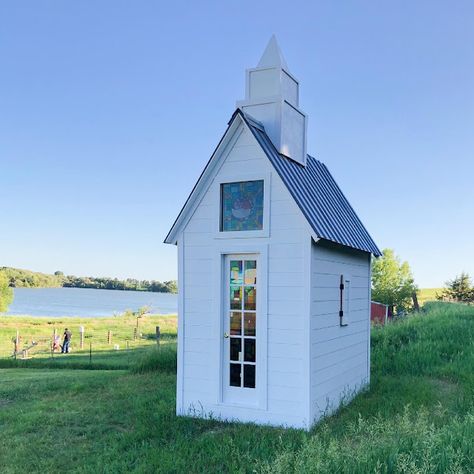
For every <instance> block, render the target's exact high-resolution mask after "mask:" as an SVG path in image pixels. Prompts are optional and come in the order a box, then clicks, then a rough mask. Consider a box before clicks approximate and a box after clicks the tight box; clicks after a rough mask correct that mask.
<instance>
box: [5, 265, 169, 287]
mask: <svg viewBox="0 0 474 474" xmlns="http://www.w3.org/2000/svg"><path fill="white" fill-rule="evenodd" d="M0 273H1V274H2V275H3V276H4V279H6V281H7V283H8V286H9V287H11V288H61V287H64V288H94V289H101V290H132V291H152V292H157V293H177V291H178V286H177V283H176V281H175V280H170V281H164V282H161V281H157V280H137V279H135V278H127V279H125V280H119V279H118V278H108V277H77V276H75V275H64V273H63V272H61V271H56V272H54V275H50V274H47V273H40V272H32V271H31V270H21V269H18V268H10V267H0Z"/></svg>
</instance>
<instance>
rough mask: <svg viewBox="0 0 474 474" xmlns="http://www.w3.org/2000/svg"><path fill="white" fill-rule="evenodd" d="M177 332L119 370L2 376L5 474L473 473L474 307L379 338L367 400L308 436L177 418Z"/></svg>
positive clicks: (23, 371) (433, 312) (442, 308)
mask: <svg viewBox="0 0 474 474" xmlns="http://www.w3.org/2000/svg"><path fill="white" fill-rule="evenodd" d="M174 331H175V330H174V329H173V328H172V327H171V326H170V328H169V332H168V334H169V342H168V343H167V344H163V345H162V347H160V349H157V348H156V347H152V346H150V347H142V348H139V349H137V350H130V351H129V352H130V353H132V354H133V355H129V356H128V358H127V354H126V351H122V352H121V351H118V352H119V354H117V352H113V351H104V353H103V354H102V356H103V358H104V361H105V360H107V358H109V357H110V358H114V357H116V358H118V360H120V362H117V361H116V362H114V363H113V364H112V363H111V364H110V365H109V367H113V368H114V369H115V370H105V369H100V368H99V367H97V366H96V367H91V368H95V369H96V370H84V369H81V368H79V367H87V365H85V366H82V365H81V364H82V362H84V363H87V361H82V362H81V363H80V362H79V361H78V360H76V361H73V357H72V355H71V356H65V357H64V358H63V359H62V360H64V361H65V362H64V363H63V365H62V366H61V368H60V369H59V368H58V369H55V368H54V369H50V368H47V367H49V366H48V364H51V361H48V359H47V358H43V359H38V361H37V362H34V363H36V364H37V366H35V367H34V368H33V367H32V366H31V364H32V363H33V361H18V363H20V362H21V363H24V362H26V363H27V364H30V366H29V367H27V368H24V367H14V368H4V369H0V381H1V383H0V466H1V468H0V471H1V472H2V474H4V473H5V474H7V473H17V472H29V473H36V472H42V473H45V472H47V473H49V472H59V471H60V470H62V469H64V470H67V471H68V472H87V473H89V472H90V473H99V472H100V473H103V472H104V473H107V472H110V473H121V472H143V473H148V472H186V473H188V472H216V473H217V472H218V473H221V472H268V473H274V472H280V473H289V472H303V473H306V472H316V473H319V472H322V473H364V474H365V473H368V472H373V473H374V472H375V473H378V472H382V473H384V472H400V473H414V472H419V473H446V472H452V473H463V472H465V473H471V472H474V371H473V368H474V308H473V307H468V306H461V305H454V304H447V303H435V304H430V305H428V308H427V311H425V312H422V313H421V314H420V315H416V316H411V317H408V318H405V319H404V320H401V321H398V322H395V323H393V324H391V325H388V326H386V327H384V328H376V329H374V330H373V336H372V383H371V387H370V390H369V391H367V392H366V393H363V394H361V395H359V396H358V397H357V398H356V399H355V400H354V401H353V403H351V404H350V405H349V406H348V407H346V408H344V409H342V410H341V411H340V412H339V413H338V414H337V415H335V416H333V417H331V418H328V419H327V420H325V421H324V422H322V423H320V424H319V425H317V426H316V427H315V428H314V429H313V430H312V431H311V432H309V433H306V432H303V431H299V430H285V429H282V428H269V427H260V426H255V425H252V424H245V425H241V424H235V423H222V422H218V421H215V420H199V419H191V418H184V417H176V416H175V413H174V412H175V367H176V363H175V352H176V350H175V343H174V342H173V339H172V337H173V332H174ZM75 357H77V358H78V359H80V358H81V357H86V355H81V354H78V355H77V356H75ZM66 361H69V362H66ZM61 363H62V362H61ZM41 364H43V365H41ZM67 364H70V365H69V366H68V365H67ZM106 366H107V364H106V363H105V362H104V367H106ZM76 367H77V368H76Z"/></svg>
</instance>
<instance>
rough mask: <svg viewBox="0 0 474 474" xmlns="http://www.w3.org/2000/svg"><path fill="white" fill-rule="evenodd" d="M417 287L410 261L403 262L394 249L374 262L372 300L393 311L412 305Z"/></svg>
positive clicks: (402, 309)
mask: <svg viewBox="0 0 474 474" xmlns="http://www.w3.org/2000/svg"><path fill="white" fill-rule="evenodd" d="M416 291H417V287H416V285H415V281H414V278H413V274H412V272H411V269H410V266H409V265H408V262H401V260H400V258H399V257H397V256H396V255H395V252H394V251H393V250H392V249H384V250H383V256H382V257H379V258H378V259H374V260H373V262H372V300H374V301H378V302H380V303H384V304H386V305H388V306H389V307H390V309H391V311H392V313H393V311H394V308H396V311H397V312H400V311H404V310H406V309H408V308H409V307H410V306H411V301H412V296H413V293H416Z"/></svg>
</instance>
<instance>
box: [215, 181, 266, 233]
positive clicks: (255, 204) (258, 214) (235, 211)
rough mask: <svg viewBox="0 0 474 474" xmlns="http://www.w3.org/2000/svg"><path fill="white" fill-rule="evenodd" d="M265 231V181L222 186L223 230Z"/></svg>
mask: <svg viewBox="0 0 474 474" xmlns="http://www.w3.org/2000/svg"><path fill="white" fill-rule="evenodd" d="M262 229H263V180H259V181H242V182H239V183H225V184H221V230H222V231H239V230H262Z"/></svg>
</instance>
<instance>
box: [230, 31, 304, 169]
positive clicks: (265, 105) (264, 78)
mask: <svg viewBox="0 0 474 474" xmlns="http://www.w3.org/2000/svg"><path fill="white" fill-rule="evenodd" d="M246 77H247V80H246V87H245V100H242V101H239V102H237V107H239V108H240V109H242V110H243V111H244V112H245V113H247V114H249V115H250V116H251V117H253V118H254V119H256V120H258V121H259V122H261V123H262V124H263V126H264V127H265V131H266V132H267V135H268V136H269V138H270V139H271V141H272V142H273V144H274V145H275V148H276V149H277V150H278V151H279V152H280V153H281V154H283V155H285V156H287V157H288V158H291V159H292V160H294V161H297V162H298V163H301V164H302V165H305V164H306V122H307V118H306V115H305V114H304V112H302V111H301V110H299V108H298V105H299V84H298V81H297V80H296V79H295V77H293V76H292V75H291V74H290V72H289V71H288V66H287V64H286V61H285V58H284V57H283V54H282V52H281V50H280V47H279V46H278V43H277V40H276V38H275V35H273V36H272V37H271V38H270V41H269V42H268V45H267V47H266V48H265V51H264V53H263V55H262V57H261V59H260V61H259V63H258V65H257V67H256V68H253V69H247V71H246Z"/></svg>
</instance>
